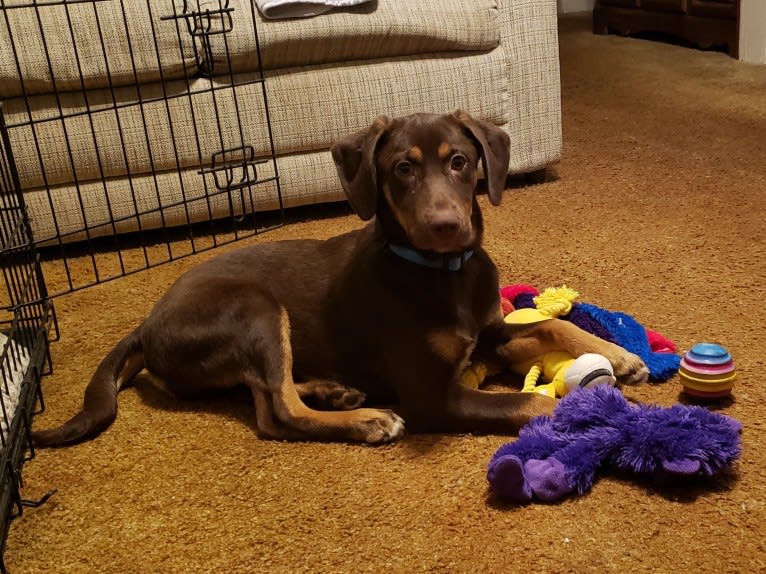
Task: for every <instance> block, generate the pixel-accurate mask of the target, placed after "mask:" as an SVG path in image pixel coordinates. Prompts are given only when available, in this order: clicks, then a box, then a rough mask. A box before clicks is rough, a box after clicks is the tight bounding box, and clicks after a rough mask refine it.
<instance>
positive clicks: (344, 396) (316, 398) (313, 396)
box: [295, 379, 366, 411]
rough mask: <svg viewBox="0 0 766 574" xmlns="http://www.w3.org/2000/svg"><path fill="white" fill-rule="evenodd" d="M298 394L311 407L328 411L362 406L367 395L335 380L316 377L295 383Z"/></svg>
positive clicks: (346, 409)
mask: <svg viewBox="0 0 766 574" xmlns="http://www.w3.org/2000/svg"><path fill="white" fill-rule="evenodd" d="M295 388H296V389H297V390H298V396H299V397H300V398H301V400H302V401H303V402H304V403H306V404H307V405H309V406H310V407H313V408H316V409H320V410H327V411H349V410H351V409H356V408H359V407H360V406H362V403H363V402H364V400H365V398H366V395H365V394H364V393H363V392H362V391H359V390H357V389H353V388H351V387H347V386H345V385H341V384H340V383H336V382H335V381H327V380H324V379H316V380H313V381H306V382H302V383H295Z"/></svg>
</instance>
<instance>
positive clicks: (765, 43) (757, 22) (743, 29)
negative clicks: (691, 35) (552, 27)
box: [561, 0, 766, 64]
mask: <svg viewBox="0 0 766 574" xmlns="http://www.w3.org/2000/svg"><path fill="white" fill-rule="evenodd" d="M561 1H562V2H565V3H566V1H568V0H566V1H565V0H561ZM739 59H740V60H743V61H745V62H752V63H753V64H766V2H764V1H763V0H742V3H741V4H740V12H739Z"/></svg>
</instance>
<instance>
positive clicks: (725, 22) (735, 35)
mask: <svg viewBox="0 0 766 574" xmlns="http://www.w3.org/2000/svg"><path fill="white" fill-rule="evenodd" d="M739 4H740V0H596V5H595V7H594V8H593V32H594V33H595V34H608V33H610V32H616V33H618V34H623V35H628V34H639V33H645V32H659V33H662V34H669V35H672V36H676V37H678V38H680V39H683V40H686V41H688V42H691V43H693V44H696V45H698V46H700V47H701V48H712V47H717V46H725V47H726V49H727V51H728V53H729V55H730V56H732V57H733V58H736V57H737V56H738V51H739Z"/></svg>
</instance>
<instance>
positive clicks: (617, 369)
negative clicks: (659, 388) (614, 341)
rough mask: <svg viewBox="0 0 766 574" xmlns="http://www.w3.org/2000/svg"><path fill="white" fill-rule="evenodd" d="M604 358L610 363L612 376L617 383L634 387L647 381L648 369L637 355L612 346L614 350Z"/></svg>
mask: <svg viewBox="0 0 766 574" xmlns="http://www.w3.org/2000/svg"><path fill="white" fill-rule="evenodd" d="M605 356H606V358H607V359H609V362H610V363H612V368H613V369H614V376H615V377H617V381H618V382H620V383H622V384H627V385H635V384H638V383H645V382H647V381H648V380H649V369H648V368H647V367H646V365H645V364H644V361H642V360H641V358H640V357H639V356H638V355H634V354H633V353H629V352H628V351H626V350H625V349H623V348H622V347H618V346H617V345H614V349H613V350H612V351H611V352H610V353H609V354H607V355H605Z"/></svg>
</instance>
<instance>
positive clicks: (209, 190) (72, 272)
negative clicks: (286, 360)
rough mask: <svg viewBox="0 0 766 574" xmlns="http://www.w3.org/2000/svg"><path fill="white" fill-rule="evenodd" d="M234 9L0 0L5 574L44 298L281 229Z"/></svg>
mask: <svg viewBox="0 0 766 574" xmlns="http://www.w3.org/2000/svg"><path fill="white" fill-rule="evenodd" d="M237 6H238V7H239V8H238V10H235V8H234V7H233V6H232V5H230V0H0V133H1V135H2V149H1V150H0V152H2V153H0V241H2V244H1V246H0V257H1V258H2V262H1V263H0V267H1V268H2V271H3V276H4V282H5V290H4V292H3V293H4V297H3V299H2V300H1V301H0V309H1V310H2V313H3V315H2V316H1V317H0V322H1V325H0V347H1V348H2V356H1V357H0V386H2V389H0V390H2V393H1V394H0V426H2V433H1V434H0V439H1V440H0V446H2V453H1V456H2V459H1V461H0V463H1V464H2V468H0V528H2V531H0V536H1V537H2V538H1V541H0V544H2V547H0V570H2V571H4V566H3V562H2V551H3V550H4V548H5V541H6V536H7V526H8V523H9V521H10V519H11V518H12V517H14V516H17V515H18V514H20V513H21V509H22V508H23V506H24V504H25V501H23V500H22V498H21V495H20V485H21V475H20V470H21V465H22V463H23V461H24V460H28V459H29V458H30V457H31V456H33V454H34V451H33V449H32V447H31V444H30V441H29V429H30V425H31V421H30V418H31V416H32V415H33V413H34V412H35V405H37V406H38V407H39V409H40V410H41V409H42V408H43V398H42V394H41V392H40V386H39V378H40V376H42V375H44V374H46V373H47V372H48V371H49V370H50V368H51V361H50V355H49V353H48V342H49V340H50V339H51V335H52V334H53V333H55V336H56V337H57V336H58V327H57V325H56V321H55V313H54V309H53V306H52V304H51V297H55V296H57V295H62V294H66V293H70V292H72V291H75V290H77V289H81V288H84V287H87V286H90V285H95V284H97V283H101V282H104V281H106V280H109V279H113V278H117V277H121V276H124V275H127V274H129V273H133V272H136V271H140V270H143V269H147V268H150V267H153V266H156V265H159V264H162V263H165V262H168V261H171V260H174V259H178V258H180V257H184V256H187V255H191V254H193V253H197V252H200V251H203V250H206V249H210V248H213V247H216V246H219V245H222V244H225V243H230V242H232V241H235V240H238V239H241V238H243V237H247V236H250V235H253V234H256V233H259V232H261V231H264V230H266V229H270V228H272V227H276V226H279V225H281V224H282V223H283V205H282V196H281V191H280V184H279V174H278V170H277V164H276V158H275V151H274V143H273V138H272V131H271V122H270V119H269V110H268V104H267V100H266V87H265V82H264V75H263V70H262V67H261V59H260V46H259V43H258V33H257V29H256V26H255V22H256V17H255V10H256V8H255V6H254V2H250V3H238V4H237ZM243 6H249V7H248V8H244V7H243ZM243 10H246V11H248V13H247V14H242V13H237V11H239V12H242V11H243ZM233 38H236V42H237V43H238V45H240V46H241V45H242V43H245V44H246V45H247V46H249V48H250V53H251V54H252V55H251V56H250V57H248V58H244V59H243V57H242V55H241V54H236V55H233V53H232V51H231V50H230V45H231V43H232V41H233ZM11 152H12V153H11ZM14 158H15V161H14ZM256 208H257V209H256ZM256 216H257V217H256ZM43 275H44V276H43ZM46 284H47V288H46ZM47 289H50V291H51V292H50V294H49V293H48V290H47Z"/></svg>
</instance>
